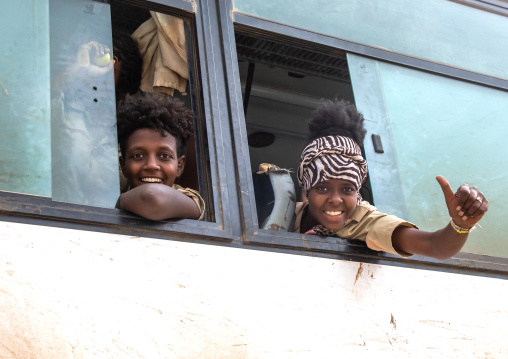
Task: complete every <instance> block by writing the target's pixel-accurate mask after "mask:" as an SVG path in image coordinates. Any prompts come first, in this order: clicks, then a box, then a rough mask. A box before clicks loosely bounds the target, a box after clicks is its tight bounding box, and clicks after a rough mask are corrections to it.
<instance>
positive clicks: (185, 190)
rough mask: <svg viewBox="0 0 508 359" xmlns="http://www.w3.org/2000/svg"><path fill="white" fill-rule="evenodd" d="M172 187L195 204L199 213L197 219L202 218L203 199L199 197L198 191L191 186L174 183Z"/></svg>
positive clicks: (203, 209) (203, 212)
mask: <svg viewBox="0 0 508 359" xmlns="http://www.w3.org/2000/svg"><path fill="white" fill-rule="evenodd" d="M172 187H173V188H174V189H176V190H177V191H178V192H181V193H183V194H184V195H186V196H187V197H189V198H190V199H192V200H193V201H194V202H195V203H196V204H197V206H198V208H199V213H200V215H199V218H198V220H201V219H203V216H204V215H205V201H203V198H201V196H200V195H199V192H198V191H195V190H193V189H191V188H183V187H182V186H180V185H177V184H174V185H173V186H172Z"/></svg>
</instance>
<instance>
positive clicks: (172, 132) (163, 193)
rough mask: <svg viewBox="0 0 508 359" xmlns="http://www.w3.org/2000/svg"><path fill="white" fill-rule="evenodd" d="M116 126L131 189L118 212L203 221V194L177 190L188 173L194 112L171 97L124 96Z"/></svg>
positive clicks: (122, 160)
mask: <svg viewBox="0 0 508 359" xmlns="http://www.w3.org/2000/svg"><path fill="white" fill-rule="evenodd" d="M117 122H118V141H119V143H120V151H121V158H120V165H121V167H122V172H123V174H124V175H125V177H126V178H127V181H128V183H129V190H128V191H127V192H125V193H123V194H121V195H120V198H119V200H118V202H117V207H118V208H121V209H125V210H127V211H130V212H133V213H136V214H138V215H140V216H142V217H145V218H148V219H153V220H162V219H167V218H190V219H201V218H202V217H203V213H204V209H205V205H204V201H203V199H202V198H201V196H200V195H199V193H198V192H196V191H194V190H192V189H189V188H182V187H180V186H178V185H175V184H174V182H175V179H176V178H178V177H180V176H181V174H182V173H183V170H184V167H185V156H184V155H183V153H185V152H184V148H185V145H186V141H187V139H188V138H189V136H190V135H191V134H192V112H191V111H190V110H188V109H187V108H185V107H184V106H183V104H182V103H181V102H180V101H178V100H177V99H174V98H172V97H169V96H165V97H160V96H156V95H152V94H145V95H144V96H140V97H137V98H133V97H131V96H126V98H125V99H124V100H123V101H122V102H121V103H120V104H119V106H118V108H117Z"/></svg>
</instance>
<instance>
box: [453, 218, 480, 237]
mask: <svg viewBox="0 0 508 359" xmlns="http://www.w3.org/2000/svg"><path fill="white" fill-rule="evenodd" d="M450 225H451V226H452V228H453V229H454V230H455V232H457V233H460V234H464V233H469V232H472V231H473V229H475V228H476V226H473V227H471V228H462V227H459V226H457V225H456V224H455V222H454V221H453V219H452V220H450Z"/></svg>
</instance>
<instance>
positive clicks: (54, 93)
mask: <svg viewBox="0 0 508 359" xmlns="http://www.w3.org/2000/svg"><path fill="white" fill-rule="evenodd" d="M15 6H16V7H18V8H19V9H18V10H19V11H14V12H13V11H9V12H5V11H4V12H3V13H4V14H7V13H10V14H18V13H19V14H20V16H21V18H22V17H23V16H29V15H27V14H32V12H33V11H34V10H37V11H35V13H37V14H38V15H37V16H38V18H37V19H35V20H36V21H34V22H33V23H32V22H30V26H33V29H32V30H30V31H28V29H23V28H21V27H20V26H17V24H20V23H22V21H21V20H20V19H21V18H19V19H18V18H16V17H15V16H14V17H13V18H12V19H11V18H10V17H9V16H7V15H4V17H5V19H4V20H5V21H3V22H2V27H3V26H5V27H6V28H5V31H4V32H3V33H4V34H6V36H3V38H2V40H1V41H2V42H3V45H4V48H5V49H12V50H9V51H7V52H6V56H5V57H4V58H3V60H2V67H1V70H0V74H1V75H2V77H1V79H2V80H1V85H2V89H3V92H4V93H5V96H3V97H2V98H1V102H0V106H1V108H2V109H3V113H4V115H3V116H2V118H1V123H2V126H3V128H4V131H2V135H0V136H1V139H2V141H0V142H1V144H0V146H1V148H2V151H3V153H4V154H9V155H7V156H4V158H6V160H3V161H2V162H1V163H0V169H1V171H0V172H1V173H2V175H1V176H0V190H1V191H7V192H18V193H23V194H29V195H37V196H43V197H48V198H51V199H52V200H53V201H56V202H63V203H70V204H77V205H86V206H93V207H100V208H115V204H116V202H117V199H118V197H119V195H120V193H121V191H125V186H122V184H121V183H122V176H121V173H120V172H121V171H120V170H119V151H118V140H117V131H116V124H117V122H116V121H117V119H116V105H117V103H118V101H120V100H121V99H122V98H123V97H124V96H125V94H127V93H130V94H134V96H138V95H140V94H141V93H142V92H154V93H157V94H159V95H160V96H172V97H176V98H178V99H179V100H180V101H182V102H183V103H184V105H185V106H186V107H187V108H189V109H191V110H193V112H194V133H193V137H192V138H191V140H190V141H189V143H188V146H187V149H186V157H187V161H186V166H185V170H184V173H185V176H182V178H180V179H179V181H180V182H179V183H178V184H180V185H181V186H183V187H189V188H191V189H194V190H196V191H199V192H200V193H201V194H202V196H203V197H207V198H205V201H206V202H207V203H209V204H210V205H207V216H206V217H207V218H208V219H209V220H211V219H212V218H213V207H214V206H213V197H212V194H211V193H206V195H205V194H204V193H205V192H206V188H209V187H211V185H210V181H211V180H210V178H209V175H206V174H205V173H209V171H207V169H208V168H209V167H210V164H209V158H208V152H207V151H206V149H207V144H206V139H207V135H206V126H205V125H204V120H203V118H202V117H203V116H202V114H201V113H200V112H199V111H200V110H199V108H200V107H202V106H199V105H198V103H197V102H199V101H201V97H200V95H196V94H195V90H194V89H195V88H196V85H195V83H196V82H197V81H199V75H196V73H195V72H196V71H195V70H194V69H189V65H188V63H189V62H190V63H192V64H193V66H195V65H194V62H193V57H192V56H195V53H196V51H195V49H194V48H193V46H195V45H194V42H195V41H194V39H193V36H194V35H193V30H192V26H190V24H191V21H190V20H188V19H184V18H180V17H178V16H174V15H170V14H166V13H162V12H154V11H149V9H146V8H140V7H135V6H131V5H126V4H124V3H123V2H121V1H109V0H106V1H94V0H84V1H78V2H76V1H65V0H49V1H48V2H47V3H46V2H45V5H43V4H35V5H34V4H30V5H23V3H20V4H17V5H15ZM34 6H35V9H34ZM22 14H25V15H22ZM39 14H40V18H39ZM30 16H31V15H30ZM48 19H49V21H48ZM50 25H51V26H50ZM25 34H30V36H29V37H28V38H27V37H26V36H25ZM25 38H26V41H25V40H23V42H22V43H21V46H20V43H19V41H20V39H25ZM124 39H128V40H130V41H131V42H132V44H133V46H131V45H128V46H124V45H125V43H123V40H124ZM190 49H191V50H190ZM15 50H16V51H15ZM20 51H21V55H20ZM150 51H152V52H151V53H150ZM16 53H17V54H18V55H17V56H24V57H25V58H26V56H29V57H33V60H31V61H27V63H26V64H25V65H24V66H23V67H21V66H20V65H19V64H20V62H19V61H17V60H16V57H15V56H16ZM189 53H190V55H189ZM154 54H160V55H158V56H154ZM189 56H190V60H189V58H188V57H189ZM136 58H137V60H139V61H138V63H139V66H138V67H137V70H136V67H128V66H126V65H127V64H128V63H131V62H133V63H134V62H136V61H130V60H132V59H136ZM6 60H7V62H5V61H6ZM120 60H121V61H120ZM118 63H122V64H123V65H124V66H123V67H124V71H123V72H122V71H121V70H120V68H121V67H122V66H115V64H118ZM136 77H137V79H136ZM133 84H134V85H133ZM27 96H30V101H27ZM7 109H8V111H6V110H7Z"/></svg>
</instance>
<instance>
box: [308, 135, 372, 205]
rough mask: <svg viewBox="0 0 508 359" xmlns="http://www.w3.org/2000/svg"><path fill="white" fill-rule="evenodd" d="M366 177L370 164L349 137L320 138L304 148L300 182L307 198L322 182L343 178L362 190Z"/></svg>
mask: <svg viewBox="0 0 508 359" xmlns="http://www.w3.org/2000/svg"><path fill="white" fill-rule="evenodd" d="M366 178H367V162H366V161H365V159H364V158H363V157H362V151H361V150H360V147H359V146H358V145H357V144H356V142H355V141H353V140H352V139H351V138H349V137H343V136H326V137H320V138H317V139H315V140H314V141H312V142H311V143H309V144H308V145H307V146H306V147H305V149H304V150H303V152H302V155H301V157H300V167H298V183H299V184H300V186H301V187H302V189H303V193H305V195H306V196H308V194H309V191H310V189H311V188H312V187H313V186H315V185H316V184H318V183H319V182H321V181H325V180H331V179H342V180H346V181H349V182H351V183H353V184H354V185H355V187H356V189H357V190H359V189H360V187H361V186H362V183H363V182H365V179H366ZM358 200H359V201H361V197H359V199H358Z"/></svg>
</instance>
